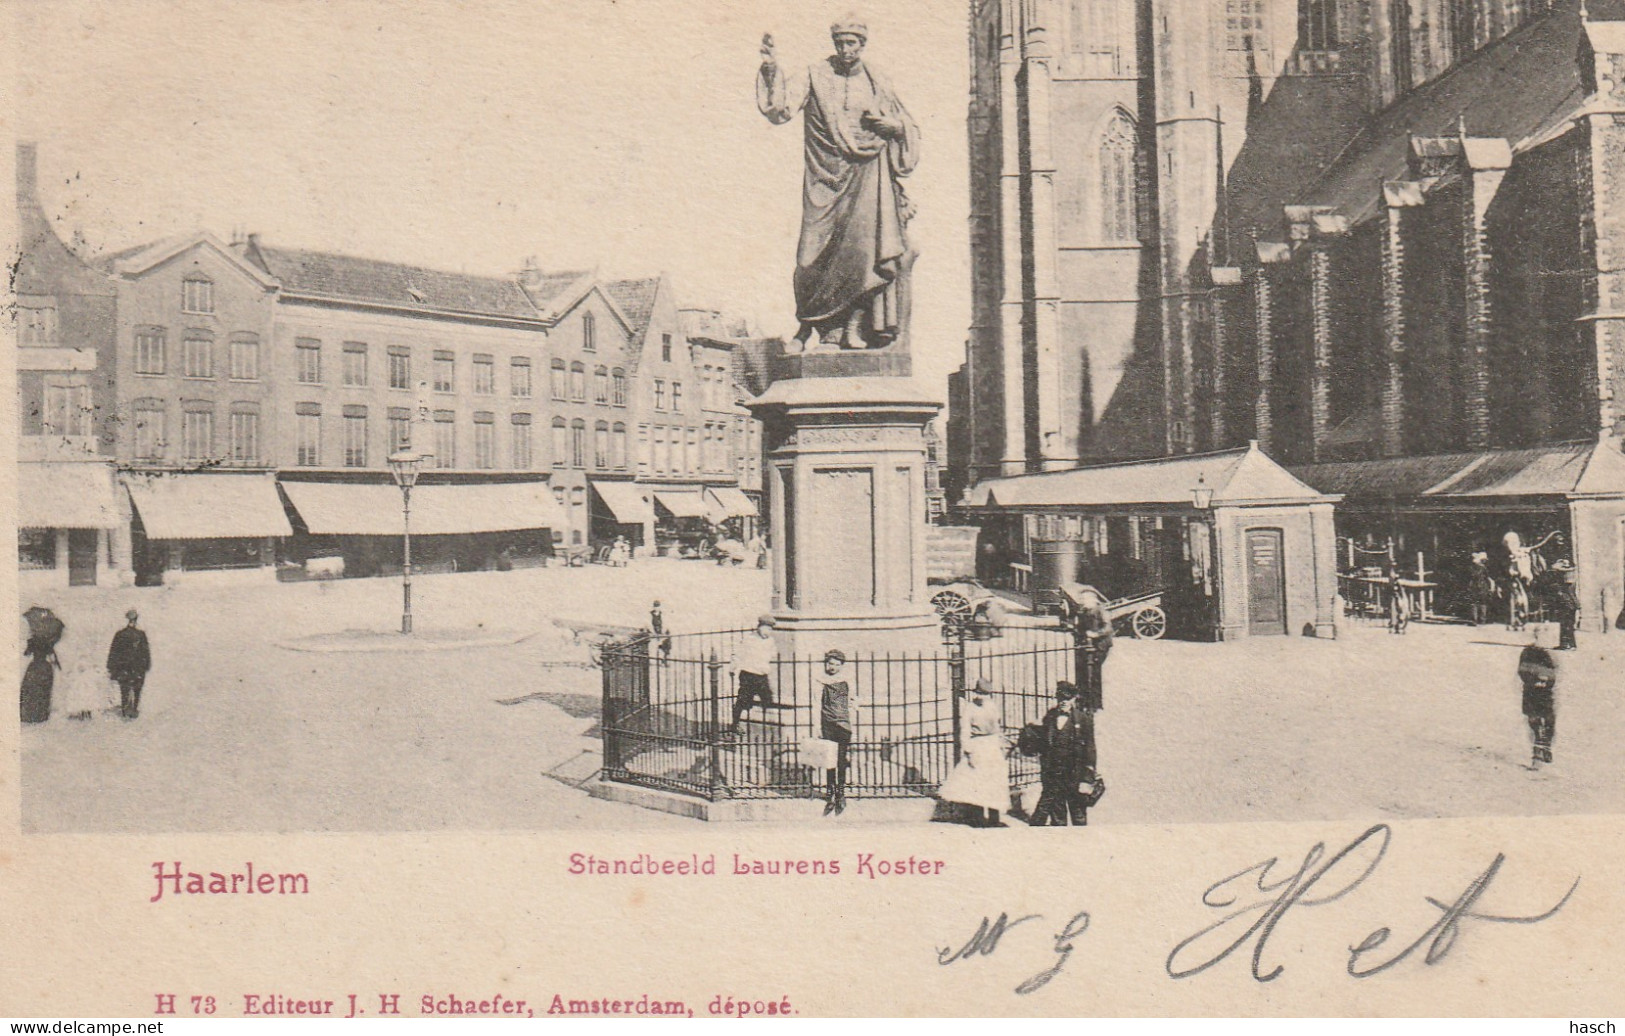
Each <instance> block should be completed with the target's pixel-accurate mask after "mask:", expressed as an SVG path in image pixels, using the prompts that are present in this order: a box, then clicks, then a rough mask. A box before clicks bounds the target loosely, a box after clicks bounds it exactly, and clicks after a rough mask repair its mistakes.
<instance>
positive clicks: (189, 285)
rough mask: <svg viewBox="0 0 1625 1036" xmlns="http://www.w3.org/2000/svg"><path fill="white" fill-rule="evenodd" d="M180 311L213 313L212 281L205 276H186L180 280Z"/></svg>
mask: <svg viewBox="0 0 1625 1036" xmlns="http://www.w3.org/2000/svg"><path fill="white" fill-rule="evenodd" d="M181 312H183V313H213V312H214V282H213V281H211V280H209V279H208V278H207V277H188V278H186V280H184V281H182V282H181Z"/></svg>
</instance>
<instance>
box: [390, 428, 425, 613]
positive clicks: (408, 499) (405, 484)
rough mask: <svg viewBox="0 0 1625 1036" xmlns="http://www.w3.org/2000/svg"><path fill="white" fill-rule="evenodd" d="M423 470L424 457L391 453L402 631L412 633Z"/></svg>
mask: <svg viewBox="0 0 1625 1036" xmlns="http://www.w3.org/2000/svg"><path fill="white" fill-rule="evenodd" d="M422 470H423V455H422V454H421V453H413V452H412V451H411V450H402V451H401V452H400V453H393V454H390V457H389V473H390V474H391V475H394V476H395V484H396V485H397V486H400V487H401V536H402V544H401V558H402V564H401V579H402V581H401V632H402V633H411V632H412V487H413V486H414V485H416V484H417V481H418V473H419V472H420V471H422Z"/></svg>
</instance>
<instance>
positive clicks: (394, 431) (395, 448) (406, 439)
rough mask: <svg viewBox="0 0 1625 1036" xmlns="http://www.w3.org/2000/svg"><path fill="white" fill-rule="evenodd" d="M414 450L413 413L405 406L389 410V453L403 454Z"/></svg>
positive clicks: (393, 407)
mask: <svg viewBox="0 0 1625 1036" xmlns="http://www.w3.org/2000/svg"><path fill="white" fill-rule="evenodd" d="M411 448H412V411H411V409H410V408H408V407H404V406H392V407H390V408H389V452H390V453H403V452H405V451H406V450H410V449H411Z"/></svg>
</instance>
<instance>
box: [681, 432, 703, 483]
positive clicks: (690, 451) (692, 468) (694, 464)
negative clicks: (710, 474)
mask: <svg viewBox="0 0 1625 1036" xmlns="http://www.w3.org/2000/svg"><path fill="white" fill-rule="evenodd" d="M683 470H684V471H685V472H687V473H688V474H690V475H692V474H694V473H696V472H697V471H699V470H700V433H699V430H698V429H695V428H690V429H688V430H687V431H686V432H685V433H684V434H683Z"/></svg>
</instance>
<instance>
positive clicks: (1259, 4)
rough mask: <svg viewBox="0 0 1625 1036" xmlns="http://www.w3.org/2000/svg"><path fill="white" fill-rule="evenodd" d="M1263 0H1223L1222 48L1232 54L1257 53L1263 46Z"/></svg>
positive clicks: (1264, 38)
mask: <svg viewBox="0 0 1625 1036" xmlns="http://www.w3.org/2000/svg"><path fill="white" fill-rule="evenodd" d="M1264 6H1265V0H1224V49H1225V50H1227V51H1229V52H1230V53H1231V54H1232V55H1237V54H1239V55H1243V56H1245V55H1248V54H1257V53H1259V52H1260V51H1262V50H1264V48H1265V45H1266V44H1265V40H1266V36H1265V34H1264V13H1265V11H1264Z"/></svg>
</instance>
